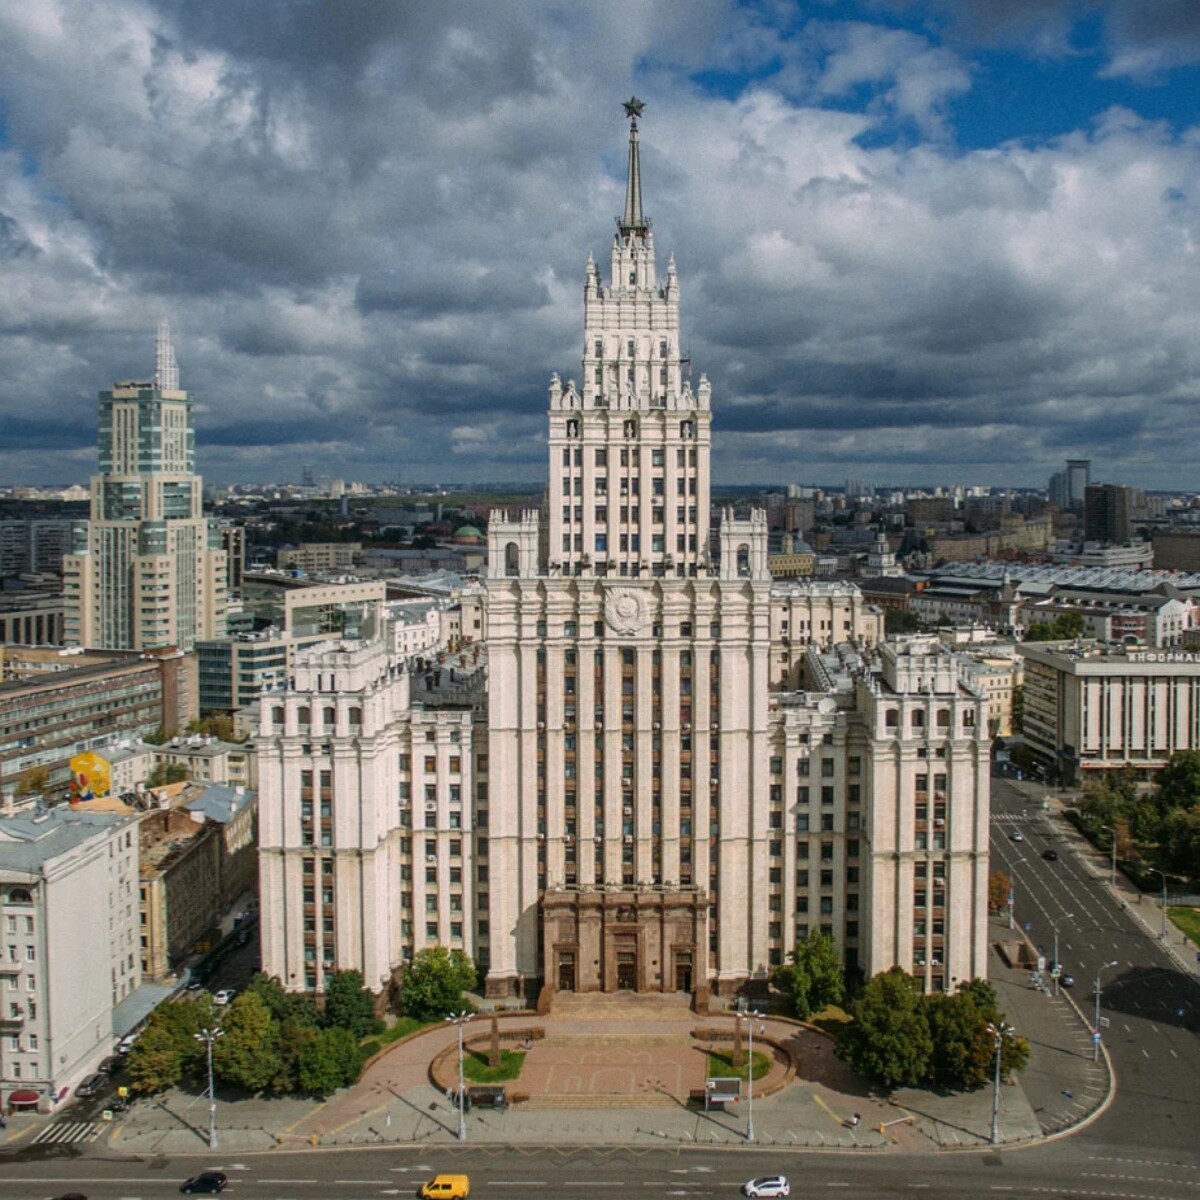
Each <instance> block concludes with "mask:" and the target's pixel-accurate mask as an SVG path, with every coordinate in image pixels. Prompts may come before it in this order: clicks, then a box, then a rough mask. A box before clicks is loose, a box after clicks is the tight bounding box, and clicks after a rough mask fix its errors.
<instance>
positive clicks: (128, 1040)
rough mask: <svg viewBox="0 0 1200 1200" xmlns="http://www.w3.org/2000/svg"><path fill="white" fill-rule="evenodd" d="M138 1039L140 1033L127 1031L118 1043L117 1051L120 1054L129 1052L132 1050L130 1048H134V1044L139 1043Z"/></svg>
mask: <svg viewBox="0 0 1200 1200" xmlns="http://www.w3.org/2000/svg"><path fill="white" fill-rule="evenodd" d="M137 1040H138V1035H137V1034H136V1033H127V1034H126V1035H125V1036H124V1037H123V1038H122V1039H121V1040H120V1041H119V1042H118V1043H117V1053H118V1054H128V1053H129V1052H130V1050H132V1049H133V1048H134V1046H136V1045H137Z"/></svg>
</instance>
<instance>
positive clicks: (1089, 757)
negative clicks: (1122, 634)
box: [1018, 642, 1200, 786]
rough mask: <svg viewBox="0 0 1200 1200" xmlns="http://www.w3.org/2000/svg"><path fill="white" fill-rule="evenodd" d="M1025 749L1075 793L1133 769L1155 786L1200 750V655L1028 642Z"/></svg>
mask: <svg viewBox="0 0 1200 1200" xmlns="http://www.w3.org/2000/svg"><path fill="white" fill-rule="evenodd" d="M1018 650H1019V653H1020V654H1021V656H1022V657H1023V658H1024V659H1025V743H1026V745H1028V746H1029V748H1030V749H1031V750H1033V752H1034V753H1035V754H1037V755H1038V756H1039V757H1041V758H1042V759H1043V760H1044V761H1045V762H1046V763H1047V765H1048V766H1049V767H1050V769H1051V771H1052V772H1053V774H1054V776H1056V777H1057V778H1059V779H1061V780H1062V781H1063V782H1064V783H1066V784H1068V785H1072V786H1074V785H1077V784H1078V783H1080V782H1081V781H1082V780H1084V779H1086V778H1087V776H1088V775H1089V774H1093V773H1095V772H1102V771H1109V770H1120V769H1123V768H1125V767H1132V768H1133V769H1134V770H1135V771H1136V772H1137V773H1138V776H1139V778H1141V779H1152V778H1153V777H1154V773H1155V772H1156V771H1158V770H1159V769H1160V768H1162V767H1164V766H1166V764H1167V762H1168V760H1169V759H1170V757H1171V755H1172V754H1175V753H1176V752H1177V751H1180V750H1192V749H1194V748H1195V747H1196V746H1200V654H1197V653H1196V652H1194V651H1191V650H1148V649H1146V648H1145V647H1137V646H1116V645H1113V644H1105V643H1102V642H1080V643H1077V644H1076V643H1057V642H1025V643H1022V644H1021V646H1019V647H1018Z"/></svg>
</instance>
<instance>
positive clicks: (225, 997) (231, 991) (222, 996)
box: [213, 988, 237, 1006]
mask: <svg viewBox="0 0 1200 1200" xmlns="http://www.w3.org/2000/svg"><path fill="white" fill-rule="evenodd" d="M236 995H237V990H236V989H235V988H222V989H221V990H220V991H219V992H213V1003H214V1004H219V1005H222V1006H224V1005H226V1004H228V1003H229V1002H230V1001H231V1000H232V999H233V998H234V996H236Z"/></svg>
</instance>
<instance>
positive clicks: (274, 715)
mask: <svg viewBox="0 0 1200 1200" xmlns="http://www.w3.org/2000/svg"><path fill="white" fill-rule="evenodd" d="M271 724H272V725H282V724H283V709H282V708H279V707H278V706H276V707H275V708H273V709H271Z"/></svg>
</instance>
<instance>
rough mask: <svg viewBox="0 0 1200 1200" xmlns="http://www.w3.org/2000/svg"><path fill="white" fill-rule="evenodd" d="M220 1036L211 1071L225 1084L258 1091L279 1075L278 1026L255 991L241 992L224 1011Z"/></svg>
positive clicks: (214, 1050) (215, 1047) (214, 1051)
mask: <svg viewBox="0 0 1200 1200" xmlns="http://www.w3.org/2000/svg"><path fill="white" fill-rule="evenodd" d="M221 1027H222V1029H223V1031H224V1034H223V1036H222V1037H221V1038H220V1039H219V1040H218V1041H217V1043H216V1045H215V1046H214V1047H213V1070H214V1071H215V1072H216V1074H217V1075H218V1077H219V1078H220V1079H221V1080H222V1081H223V1082H226V1083H232V1084H236V1085H237V1086H238V1087H243V1088H245V1089H246V1090H247V1091H250V1092H261V1091H262V1090H263V1089H264V1088H266V1087H268V1086H270V1085H271V1083H272V1082H273V1081H274V1080H275V1079H276V1078H277V1077H278V1075H279V1073H280V1068H281V1066H282V1063H281V1061H280V1056H279V1028H278V1026H277V1025H276V1023H275V1019H274V1017H272V1016H271V1010H270V1009H269V1008H268V1007H267V1006H266V1005H265V1004H264V1003H263V1001H262V998H261V997H260V996H258V995H257V994H256V993H254V992H243V993H242V994H241V995H240V996H238V997H237V999H236V1000H234V1002H233V1003H232V1004H231V1005H230V1006H229V1008H228V1009H227V1010H226V1012H225V1015H224V1018H223V1020H222V1022H221Z"/></svg>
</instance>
